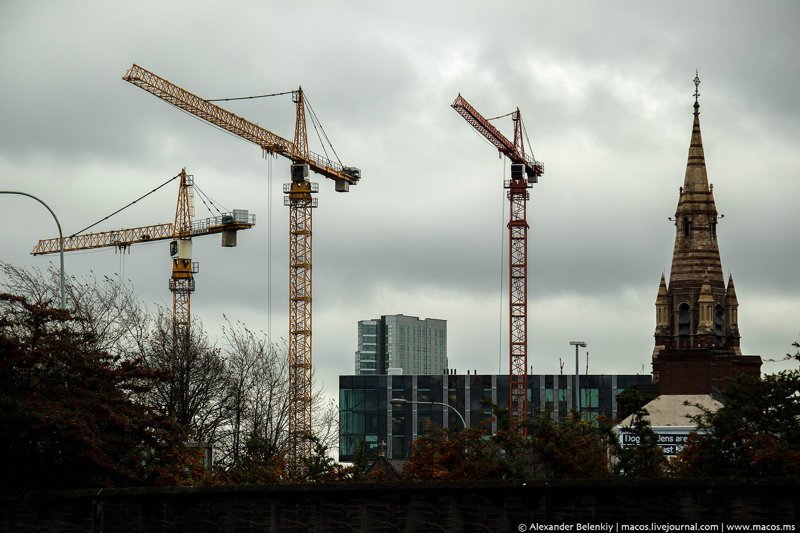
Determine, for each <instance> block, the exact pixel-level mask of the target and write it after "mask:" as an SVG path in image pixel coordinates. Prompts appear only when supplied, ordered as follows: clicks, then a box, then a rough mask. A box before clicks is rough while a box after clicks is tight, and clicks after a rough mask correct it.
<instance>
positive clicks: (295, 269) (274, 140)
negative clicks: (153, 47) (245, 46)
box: [122, 65, 361, 467]
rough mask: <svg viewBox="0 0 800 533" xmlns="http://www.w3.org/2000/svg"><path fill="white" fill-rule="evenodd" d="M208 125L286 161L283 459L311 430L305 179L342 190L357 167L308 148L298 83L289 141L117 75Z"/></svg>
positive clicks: (137, 77) (144, 77) (192, 99)
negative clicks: (286, 375)
mask: <svg viewBox="0 0 800 533" xmlns="http://www.w3.org/2000/svg"><path fill="white" fill-rule="evenodd" d="M122 79H124V80H125V81H127V82H130V83H132V84H134V85H136V86H137V87H140V88H141V89H144V90H145V91H147V92H149V93H151V94H153V95H155V96H157V97H158V98H160V99H162V100H164V101H165V102H168V103H170V104H172V105H174V106H175V107H177V108H179V109H182V110H183V111H186V112H187V113H190V114H192V115H194V116H196V117H198V118H200V119H202V120H204V121H206V122H208V123H210V124H212V125H214V126H218V127H220V128H222V129H224V130H226V131H228V132H230V133H233V134H234V135H237V136H239V137H241V138H243V139H245V140H247V141H250V142H252V143H254V144H257V145H258V146H260V147H261V149H262V150H263V151H264V152H265V153H270V154H278V155H282V156H284V157H286V158H288V159H290V160H291V161H292V170H291V177H292V181H291V183H287V184H286V185H284V188H283V192H284V193H286V195H287V196H286V197H285V198H284V205H287V206H289V461H290V465H292V467H294V466H296V464H297V460H298V459H299V458H301V457H305V456H307V455H308V454H309V452H310V450H311V448H310V443H309V442H308V441H307V440H306V438H305V437H307V436H309V435H311V434H312V428H311V395H312V357H311V316H312V315H311V293H312V291H311V256H312V254H311V252H312V246H311V209H312V208H314V207H316V206H317V199H316V198H314V197H312V194H313V193H316V192H318V190H319V188H318V185H317V184H316V183H312V182H310V181H309V179H308V171H309V169H311V170H313V171H314V172H316V173H317V174H320V175H322V176H325V177H326V178H329V179H332V180H334V182H335V188H336V191H338V192H347V191H348V190H349V189H350V185H355V184H356V183H358V180H359V179H361V171H360V170H359V169H357V168H355V167H347V166H343V165H342V164H340V163H337V162H334V161H331V160H330V159H328V158H327V157H324V156H321V155H319V154H315V153H314V152H311V151H310V150H309V149H308V139H307V134H306V118H305V100H304V96H303V90H302V88H299V89H298V90H297V91H296V92H294V93H293V96H294V102H295V103H296V104H297V107H296V119H295V130H294V141H289V140H287V139H284V138H283V137H281V136H279V135H276V134H274V133H272V132H271V131H268V130H266V129H264V128H262V127H261V126H259V125H258V124H255V123H253V122H250V121H249V120H246V119H244V118H242V117H239V116H237V115H235V114H234V113H231V112H230V111H227V110H226V109H223V108H222V107H220V106H218V105H216V104H214V103H211V102H209V101H207V100H204V99H203V98H200V97H199V96H197V95H195V94H192V93H190V92H189V91H187V90H185V89H182V88H180V87H178V86H177V85H175V84H173V83H171V82H169V81H168V80H165V79H164V78H161V77H159V76H157V75H155V74H153V73H152V72H149V71H148V70H146V69H143V68H142V67H140V66H138V65H133V66H132V67H131V68H130V69H129V70H128V71H127V72H126V73H125V75H124V76H123V77H122Z"/></svg>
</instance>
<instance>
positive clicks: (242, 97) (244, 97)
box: [206, 91, 296, 102]
mask: <svg viewBox="0 0 800 533" xmlns="http://www.w3.org/2000/svg"><path fill="white" fill-rule="evenodd" d="M294 92H296V91H284V92H282V93H272V94H259V95H257V96H240V97H238V98H211V99H209V100H206V102H230V101H232V100H252V99H253V98H267V97H270V96H283V95H284V94H292V93H294Z"/></svg>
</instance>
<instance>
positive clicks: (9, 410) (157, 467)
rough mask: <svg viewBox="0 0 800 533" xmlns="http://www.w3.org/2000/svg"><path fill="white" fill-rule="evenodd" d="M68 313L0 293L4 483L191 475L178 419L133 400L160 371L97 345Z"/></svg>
mask: <svg viewBox="0 0 800 533" xmlns="http://www.w3.org/2000/svg"><path fill="white" fill-rule="evenodd" d="M96 345H97V343H96V339H95V338H94V337H93V336H92V335H91V334H89V333H87V332H86V331H85V328H84V327H83V325H82V324H80V321H79V320H76V319H74V318H73V317H72V316H71V315H70V314H69V313H68V312H66V311H64V310H61V309H52V308H49V307H46V306H43V305H38V304H35V303H29V302H28V301H27V300H26V299H25V298H22V297H19V296H12V295H9V294H0V434H1V435H3V438H2V439H0V453H2V457H3V459H4V462H5V466H4V468H3V469H2V470H0V485H1V486H2V487H4V488H6V489H18V488H26V487H27V488H33V487H37V488H42V487H47V488H54V487H87V486H101V487H104V486H124V485H149V484H170V485H172V484H182V483H189V482H191V481H192V480H193V479H195V477H196V476H197V475H198V474H199V471H200V468H201V466H200V462H199V459H198V458H197V457H196V456H194V455H193V454H192V453H191V452H189V451H188V450H187V449H186V447H185V446H184V440H185V434H184V433H183V431H182V429H181V427H180V426H178V425H177V424H175V423H174V422H173V421H172V420H170V419H168V418H167V417H164V416H162V415H160V414H158V413H156V412H154V411H153V410H152V409H150V408H148V407H146V406H144V405H142V404H141V403H137V402H135V401H133V400H132V399H131V398H132V395H135V394H138V393H142V392H145V391H146V390H147V389H148V388H149V387H152V386H153V384H155V383H157V382H158V381H159V379H160V377H161V376H159V374H158V373H156V372H153V371H152V370H151V369H149V368H147V367H146V366H144V365H142V364H141V361H132V360H123V359H121V358H119V357H112V356H110V355H108V354H107V353H105V352H101V351H98V350H97V348H96Z"/></svg>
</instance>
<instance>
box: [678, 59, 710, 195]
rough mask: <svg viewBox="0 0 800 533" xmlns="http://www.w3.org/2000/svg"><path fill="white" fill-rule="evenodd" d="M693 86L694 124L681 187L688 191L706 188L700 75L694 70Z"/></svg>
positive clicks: (706, 176)
mask: <svg viewBox="0 0 800 533" xmlns="http://www.w3.org/2000/svg"><path fill="white" fill-rule="evenodd" d="M694 86H695V89H694V124H693V125H692V140H691V142H690V143H689V159H688V161H687V162H686V176H685V177H684V180H683V188H684V190H686V191H689V192H693V191H705V190H708V174H707V173H706V159H705V153H704V152H703V136H702V135H701V134H700V102H699V100H698V99H699V98H700V92H699V88H700V76H699V75H698V74H697V71H696V70H695V77H694Z"/></svg>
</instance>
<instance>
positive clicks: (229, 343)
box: [219, 317, 289, 468]
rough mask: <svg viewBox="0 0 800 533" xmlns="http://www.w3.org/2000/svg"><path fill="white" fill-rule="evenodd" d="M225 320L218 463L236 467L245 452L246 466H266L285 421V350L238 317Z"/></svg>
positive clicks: (280, 443)
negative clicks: (223, 414) (223, 419)
mask: <svg viewBox="0 0 800 533" xmlns="http://www.w3.org/2000/svg"><path fill="white" fill-rule="evenodd" d="M225 321H226V323H225V325H223V328H222V332H223V336H224V338H225V341H226V346H225V348H224V349H223V353H224V357H225V359H226V362H227V369H228V370H227V372H228V379H227V383H228V404H227V414H226V422H225V430H224V431H225V435H226V438H225V439H224V440H223V442H221V443H220V444H221V446H220V447H221V450H220V452H221V453H220V456H219V463H220V464H221V465H223V466H225V467H229V468H230V467H236V466H237V465H238V464H239V463H240V461H241V459H242V458H243V456H245V457H247V463H248V465H250V466H252V465H253V464H263V465H266V466H268V467H271V465H272V464H273V462H274V461H275V460H277V458H278V456H280V455H282V454H283V447H284V445H285V439H286V431H287V426H288V375H289V374H288V358H287V356H286V350H285V347H284V348H283V349H282V348H281V347H280V346H277V345H275V344H273V343H272V342H270V340H269V339H268V338H267V337H266V335H264V334H263V333H261V334H259V333H256V332H254V331H252V330H251V329H249V328H248V327H247V326H245V325H244V324H243V323H242V322H236V323H232V322H231V321H230V320H229V319H228V318H227V317H225ZM281 461H282V459H281Z"/></svg>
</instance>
